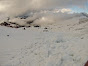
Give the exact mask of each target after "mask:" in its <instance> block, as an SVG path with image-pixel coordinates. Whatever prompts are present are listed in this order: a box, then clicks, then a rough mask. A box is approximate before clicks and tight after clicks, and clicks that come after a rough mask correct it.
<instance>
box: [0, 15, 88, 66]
mask: <svg viewBox="0 0 88 66" xmlns="http://www.w3.org/2000/svg"><path fill="white" fill-rule="evenodd" d="M42 19H44V18H42ZM18 21H19V20H18ZM87 60H88V21H87V18H85V19H82V20H80V21H79V17H74V18H71V19H68V20H65V21H59V22H55V23H54V24H52V23H51V24H48V25H44V26H41V27H36V28H35V27H33V26H32V27H30V28H25V30H24V29H23V28H18V29H17V28H9V27H4V26H0V66H84V64H85V63H86V62H87Z"/></svg>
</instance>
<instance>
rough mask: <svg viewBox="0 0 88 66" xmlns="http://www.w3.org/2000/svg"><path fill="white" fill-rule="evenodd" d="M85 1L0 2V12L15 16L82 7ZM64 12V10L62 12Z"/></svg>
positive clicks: (0, 0) (10, 0)
mask: <svg viewBox="0 0 88 66" xmlns="http://www.w3.org/2000/svg"><path fill="white" fill-rule="evenodd" d="M85 2H86V0H0V12H5V13H6V14H8V15H12V16H16V15H21V14H25V13H28V12H33V11H34V12H35V11H39V10H45V9H46V10H49V9H54V8H60V9H61V8H70V7H71V6H74V5H75V6H79V7H84V4H85ZM62 11H66V9H64V10H62Z"/></svg>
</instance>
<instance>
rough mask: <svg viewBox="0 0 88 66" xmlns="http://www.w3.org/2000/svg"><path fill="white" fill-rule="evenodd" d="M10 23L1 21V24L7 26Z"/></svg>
mask: <svg viewBox="0 0 88 66" xmlns="http://www.w3.org/2000/svg"><path fill="white" fill-rule="evenodd" d="M8 25H10V24H8V23H7V22H4V23H1V26H8Z"/></svg>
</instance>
